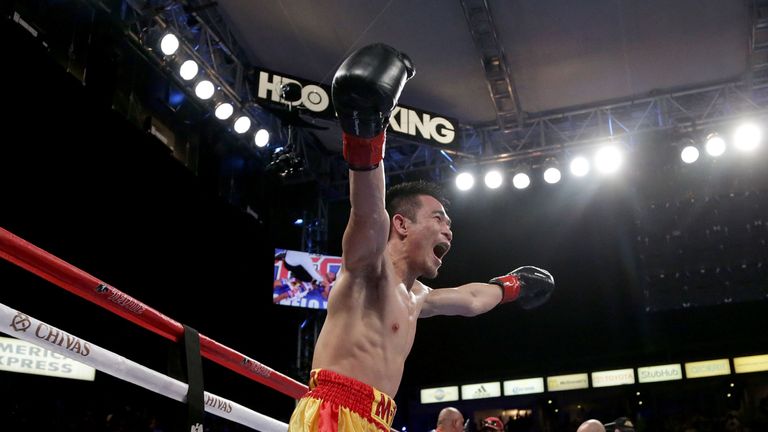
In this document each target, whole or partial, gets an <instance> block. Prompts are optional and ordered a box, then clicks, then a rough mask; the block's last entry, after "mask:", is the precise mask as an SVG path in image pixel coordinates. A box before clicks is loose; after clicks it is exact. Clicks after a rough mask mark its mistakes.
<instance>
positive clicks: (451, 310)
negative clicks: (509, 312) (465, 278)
mask: <svg viewBox="0 0 768 432" xmlns="http://www.w3.org/2000/svg"><path fill="white" fill-rule="evenodd" d="M427 289H429V290H430V291H429V294H427V299H426V300H425V301H424V306H423V307H422V309H421V313H420V314H419V318H426V317H430V316H435V315H463V316H475V315H479V314H481V313H484V312H488V311H489V310H491V309H493V308H494V307H495V306H496V305H498V304H499V303H509V302H517V304H519V305H520V307H522V308H523V309H533V308H535V307H538V306H541V305H542V304H544V303H545V302H546V301H547V300H548V299H549V296H551V295H552V291H553V290H554V289H555V278H554V277H552V275H551V274H550V273H549V272H548V271H546V270H543V269H540V268H538V267H533V266H523V267H520V268H517V269H515V270H513V271H511V272H509V273H507V274H505V275H503V276H499V277H495V278H493V279H491V280H490V282H489V283H487V284H486V283H470V284H466V285H462V286H460V287H457V288H441V289H436V290H433V289H431V288H427Z"/></svg>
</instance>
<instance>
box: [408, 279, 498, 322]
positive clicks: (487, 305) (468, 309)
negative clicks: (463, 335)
mask: <svg viewBox="0 0 768 432" xmlns="http://www.w3.org/2000/svg"><path fill="white" fill-rule="evenodd" d="M501 299H502V290H501V289H499V286H498V285H494V284H487V283H469V284H466V285H462V286H460V287H456V288H440V289H430V292H429V294H428V295H427V299H426V300H425V301H424V306H423V307H422V309H421V314H419V318H427V317H431V316H435V315H461V316H467V317H471V316H475V315H480V314H481V313H485V312H488V311H489V310H491V309H493V308H494V307H496V306H497V305H498V304H499V303H501Z"/></svg>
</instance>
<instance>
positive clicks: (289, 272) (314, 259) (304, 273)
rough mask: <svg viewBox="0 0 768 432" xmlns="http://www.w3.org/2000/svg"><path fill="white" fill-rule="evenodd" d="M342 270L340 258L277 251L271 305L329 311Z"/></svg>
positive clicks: (283, 250)
mask: <svg viewBox="0 0 768 432" xmlns="http://www.w3.org/2000/svg"><path fill="white" fill-rule="evenodd" d="M340 268H341V257H336V256H328V255H317V254H310V253H307V252H300V251H293V250H288V249H275V282H274V285H273V286H272V302H273V303H275V304H279V305H284V306H294V307H303V308H309V309H328V295H330V293H331V289H332V288H333V284H334V282H335V281H336V274H337V273H338V272H339V269H340Z"/></svg>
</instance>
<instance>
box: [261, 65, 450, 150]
mask: <svg viewBox="0 0 768 432" xmlns="http://www.w3.org/2000/svg"><path fill="white" fill-rule="evenodd" d="M258 77H259V79H258V88H257V90H256V97H257V98H258V99H260V100H261V102H262V103H277V104H283V105H290V106H293V107H303V108H306V109H307V111H308V112H307V114H309V115H313V116H315V117H321V118H329V119H330V118H335V113H334V112H333V105H332V104H331V97H330V89H329V88H328V86H324V85H322V84H318V83H314V82H311V81H309V80H305V79H299V78H295V77H288V76H284V74H278V73H274V72H268V71H264V70H261V71H259V73H258ZM288 83H296V84H298V85H299V86H301V99H299V100H298V101H295V102H288V101H286V100H283V99H282V97H281V87H282V86H283V85H284V84H288ZM389 129H390V131H392V132H394V133H397V134H400V135H404V136H407V137H409V138H412V139H415V140H417V141H423V142H429V143H432V144H439V145H441V146H448V145H452V144H453V143H454V141H455V139H456V130H457V129H458V122H457V121H456V120H453V119H450V118H447V117H444V116H441V115H438V114H434V113H429V112H426V111H422V110H417V109H414V108H410V107H406V106H403V105H399V106H397V107H395V109H394V111H393V112H392V116H391V117H390V122H389Z"/></svg>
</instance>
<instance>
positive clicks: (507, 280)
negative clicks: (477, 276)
mask: <svg viewBox="0 0 768 432" xmlns="http://www.w3.org/2000/svg"><path fill="white" fill-rule="evenodd" d="M491 283H495V284H496V285H498V286H500V287H501V295H502V297H501V302H500V303H509V302H513V301H515V300H517V296H518V295H519V294H520V279H519V278H518V277H517V276H515V275H511V274H507V275H504V276H499V277H497V278H493V279H491Z"/></svg>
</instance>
